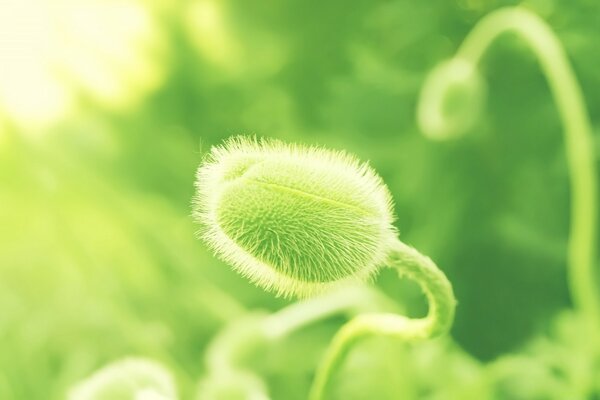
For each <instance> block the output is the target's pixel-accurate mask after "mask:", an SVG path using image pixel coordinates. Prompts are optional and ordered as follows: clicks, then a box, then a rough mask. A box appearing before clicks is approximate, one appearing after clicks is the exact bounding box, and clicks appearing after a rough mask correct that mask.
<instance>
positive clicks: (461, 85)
mask: <svg viewBox="0 0 600 400" xmlns="http://www.w3.org/2000/svg"><path fill="white" fill-rule="evenodd" d="M508 32H512V33H515V34H517V35H518V36H519V37H520V38H521V39H523V40H524V41H525V42H526V43H527V44H528V45H529V46H530V48H531V50H532V51H533V52H534V54H535V55H536V57H537V59H538V60H539V63H540V66H541V68H542V72H543V73H544V75H545V76H546V79H547V80H548V84H549V85H550V89H551V92H552V95H553V97H554V100H555V102H556V105H557V108H558V112H559V115H560V118H561V121H562V124H563V126H564V131H565V146H566V153H567V163H568V168H569V172H570V178H571V179H570V184H571V192H572V199H571V222H570V223H571V226H570V233H569V244H568V261H567V262H568V275H569V289H570V292H571V296H572V298H573V301H574V303H575V306H576V307H577V308H578V309H579V310H581V311H582V312H583V313H584V314H585V315H587V317H588V318H589V320H590V321H592V323H593V324H595V325H596V326H600V293H599V291H598V287H597V284H598V280H597V276H596V274H595V272H594V269H595V266H596V261H597V260H596V250H595V246H596V235H597V210H596V208H597V180H598V177H597V172H596V166H595V159H594V142H593V136H592V130H591V123H590V119H589V116H588V113H587V110H586V105H585V102H584V99H583V95H582V92H581V88H580V86H579V84H578V82H577V79H576V77H575V74H574V72H573V69H572V68H571V65H570V63H569V61H568V58H567V56H566V54H565V51H564V49H563V47H562V45H561V43H560V41H559V40H558V38H557V37H556V35H555V34H554V33H553V32H552V30H551V29H550V28H549V27H548V25H547V24H546V23H545V22H544V21H543V20H542V19H540V18H539V17H538V16H537V15H535V14H533V13H531V12H530V11H528V10H526V9H524V8H521V7H510V8H503V9H499V10H497V11H494V12H492V13H491V14H489V15H487V16H486V17H484V18H483V19H482V20H481V21H480V22H479V23H478V24H477V25H476V26H475V27H474V28H473V30H472V31H471V32H470V34H469V35H468V36H467V37H466V38H465V40H464V42H463V44H462V46H461V47H460V48H459V50H458V52H457V54H456V56H455V57H454V58H453V59H452V60H450V61H448V62H446V63H445V64H442V65H441V66H440V67H438V68H437V69H435V70H434V71H433V72H432V73H431V75H430V76H429V77H428V79H427V81H426V82H425V84H424V86H423V89H422V92H421V97H420V99H419V105H418V109H417V119H418V122H419V125H420V128H421V130H422V132H423V133H424V134H425V135H427V136H428V137H430V138H433V139H445V138H448V137H450V136H457V135H460V134H462V133H464V132H465V131H467V130H469V129H470V128H472V125H473V124H474V122H475V121H476V117H477V115H474V112H473V111H474V110H473V108H475V111H476V112H478V111H480V108H479V107H477V105H479V104H481V103H482V102H483V98H482V97H483V95H484V90H483V88H482V79H481V76H480V75H479V73H478V72H477V68H478V65H479V63H480V62H481V59H482V57H483V55H484V53H485V51H486V50H487V49H488V48H489V47H490V46H491V44H492V43H493V42H494V40H495V39H496V38H498V37H499V36H501V35H502V34H504V33H508ZM453 90H458V91H462V94H463V97H464V96H465V95H466V97H467V99H466V100H463V102H462V104H459V106H462V107H458V108H457V109H455V110H444V106H445V102H446V101H447V100H448V99H447V97H449V96H450V95H451V94H452V91H453ZM452 111H454V112H457V113H458V117H455V116H447V115H446V113H448V114H451V112H452ZM475 114H476V113H475ZM452 118H454V119H452Z"/></svg>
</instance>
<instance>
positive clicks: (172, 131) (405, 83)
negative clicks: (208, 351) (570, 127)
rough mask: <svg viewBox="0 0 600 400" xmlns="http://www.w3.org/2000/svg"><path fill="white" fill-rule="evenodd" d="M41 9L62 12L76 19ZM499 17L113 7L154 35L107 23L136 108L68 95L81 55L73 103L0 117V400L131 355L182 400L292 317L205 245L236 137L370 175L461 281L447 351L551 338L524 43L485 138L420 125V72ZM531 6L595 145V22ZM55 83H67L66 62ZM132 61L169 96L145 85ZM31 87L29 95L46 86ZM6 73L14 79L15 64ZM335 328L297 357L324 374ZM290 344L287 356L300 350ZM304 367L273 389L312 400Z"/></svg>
mask: <svg viewBox="0 0 600 400" xmlns="http://www.w3.org/2000/svg"><path fill="white" fill-rule="evenodd" d="M27 3H28V4H29V3H31V6H32V7H36V6H39V5H42V4H43V5H44V7H49V8H50V9H52V10H53V11H54V12H55V14H56V15H59V16H60V15H66V14H61V13H67V12H69V11H73V10H74V9H76V8H77V6H76V3H75V2H68V1H64V2H61V3H60V5H54V4H51V3H45V2H44V3H42V2H41V0H40V1H37V2H36V1H29V2H27ZM11 4H12V2H11V1H4V2H0V14H2V15H3V16H5V17H6V16H8V18H10V12H11V10H13V9H12V8H11ZM57 4H58V3H57ZM507 4H515V2H505V1H486V2H483V1H478V0H461V1H457V2H445V1H441V0H440V1H432V2H410V1H406V0H396V1H355V2H352V5H351V6H350V5H349V4H348V3H347V2H344V1H341V0H334V1H329V2H325V3H323V2H316V1H304V2H300V1H292V2H285V3H283V2H276V1H273V0H269V1H265V2H261V3H260V4H255V3H252V2H243V1H241V0H229V1H217V0H195V1H184V2H179V3H176V4H166V3H161V2H128V1H124V2H121V3H118V2H112V3H111V7H112V8H109V10H112V11H111V12H113V13H114V14H115V15H121V14H122V13H123V12H124V10H125V9H134V10H136V11H135V12H136V13H139V15H141V16H145V17H143V18H142V19H144V18H147V21H149V22H148V24H150V25H148V26H151V31H148V32H146V31H144V32H146V33H145V34H144V36H143V41H142V42H141V44H140V42H138V41H137V39H136V40H133V39H132V38H131V37H128V36H127V35H132V34H135V32H133V33H132V31H131V30H128V29H125V30H119V29H113V27H114V24H113V19H112V18H111V17H110V15H111V14H110V13H109V14H108V17H107V16H106V15H104V14H103V15H104V16H102V15H99V16H96V15H95V16H94V17H93V18H92V19H91V22H93V26H94V27H96V28H95V29H97V30H98V31H97V32H96V33H98V32H99V33H100V34H101V35H104V34H106V35H108V36H107V38H109V39H110V43H113V44H114V43H118V44H120V45H122V46H124V47H123V48H124V50H122V52H124V53H127V54H129V53H130V54H132V56H131V57H133V61H132V64H131V66H129V67H122V65H123V64H120V63H119V62H116V64H115V65H116V66H115V67H114V68H113V67H111V68H108V69H106V70H103V72H102V74H104V75H103V76H105V77H106V79H107V80H108V82H109V85H112V86H110V87H113V88H114V89H115V92H114V93H123V94H126V95H127V97H128V98H130V97H131V98H135V101H131V102H129V101H128V102H121V101H120V100H118V99H112V100H111V99H110V98H107V97H106V96H103V95H101V94H98V93H105V92H102V90H100V92H98V91H97V90H92V89H90V88H94V87H95V86H94V84H95V83H94V82H95V81H94V82H87V83H86V82H84V83H83V84H82V83H73V82H74V80H73V79H72V78H73V76H70V75H69V71H73V70H74V69H73V68H74V67H73V66H69V63H70V62H75V61H77V60H73V59H69V60H67V61H64V60H63V64H60V65H59V66H63V67H64V66H65V65H66V67H64V68H63V72H62V74H59V77H60V79H59V80H57V81H52V82H50V83H49V84H53V85H54V84H56V82H58V84H59V87H60V88H61V90H63V91H64V92H65V93H68V96H69V98H70V99H72V101H71V102H69V106H68V107H67V106H65V107H67V108H64V107H61V108H60V110H61V112H60V113H54V112H52V113H45V112H43V111H44V110H42V114H36V113H37V112H38V111H40V110H39V109H38V108H35V107H38V106H39V104H41V103H39V102H34V101H33V100H34V99H36V98H38V97H39V96H43V95H44V93H46V89H45V87H44V86H39V85H38V86H34V87H33V88H31V87H29V86H28V90H29V92H27V96H25V97H24V98H25V101H24V102H22V99H21V98H20V99H18V100H19V101H20V102H21V103H19V104H20V105H21V106H22V107H21V106H20V107H21V108H19V112H11V108H10V107H8V106H7V104H10V102H8V101H4V102H0V127H1V129H0V398H2V399H38V398H39V399H42V398H43V399H59V398H63V396H64V392H65V390H66V389H67V388H68V387H69V386H70V385H72V384H73V383H74V382H76V381H77V380H79V379H81V378H82V377H84V376H86V375H88V374H89V373H90V372H91V371H93V370H95V369H97V368H98V367H100V366H101V365H103V364H105V363H107V362H109V361H111V360H113V359H116V358H120V357H123V356H126V355H132V354H133V355H141V356H147V357H153V358H155V359H157V360H160V361H162V362H164V363H165V364H166V365H168V366H169V367H170V368H172V370H173V371H175V373H176V376H177V378H178V380H179V383H180V386H181V388H183V392H184V394H190V393H192V392H193V390H194V385H195V382H196V381H197V379H198V377H199V376H200V375H201V373H202V370H203V365H202V354H203V348H204V347H205V346H206V344H207V342H208V340H209V339H210V338H211V337H212V336H213V335H214V333H215V332H216V331H217V330H218V329H219V328H220V327H221V326H222V325H223V324H224V322H225V321H227V320H229V319H231V318H236V316H238V315H239V313H241V312H243V311H244V310H245V309H252V308H266V309H277V308H280V307H281V306H282V305H283V304H284V302H283V301H282V300H279V299H274V298H272V296H270V295H268V294H265V293H262V292H261V291H260V290H258V289H255V288H253V287H251V286H250V285H249V284H247V283H246V282H245V281H244V280H243V279H241V278H239V277H238V276H237V275H235V274H234V273H233V272H231V271H230V270H229V268H228V267H227V266H225V265H223V264H222V263H220V262H218V261H217V260H215V259H214V258H213V256H212V255H211V254H208V252H207V251H206V250H205V248H204V246H203V245H202V243H201V242H199V241H197V240H195V238H194V229H195V228H194V226H193V225H192V222H191V219H190V217H189V214H190V209H189V207H190V199H191V196H192V193H193V186H192V183H193V179H194V171H195V168H196V166H197V164H198V163H199V161H200V160H201V157H202V153H203V152H204V151H206V150H207V149H208V148H209V146H211V145H212V144H216V143H218V142H219V141H220V140H222V139H223V138H225V137H227V136H229V135H232V134H239V133H249V134H257V135H261V136H272V137H277V138H281V139H283V140H289V141H297V142H303V143H311V144H322V145H325V146H328V147H332V148H339V149H342V148H343V149H347V150H349V151H351V152H354V153H356V154H357V155H358V156H359V157H360V158H361V159H365V160H370V162H371V164H372V165H373V166H374V167H375V168H376V169H377V170H378V171H379V172H380V173H381V174H382V176H383V177H384V179H385V180H386V182H387V183H388V185H389V186H390V189H391V191H392V193H393V195H394V198H395V201H396V212H397V215H398V223H397V225H398V227H399V229H400V231H401V234H402V238H403V239H404V240H405V241H407V242H408V243H410V244H413V245H415V246H416V247H418V248H420V249H422V250H423V252H424V253H425V254H429V255H431V256H432V257H433V258H434V259H435V260H436V261H437V263H438V264H439V265H440V266H441V268H442V269H443V270H444V271H445V272H446V273H447V274H448V275H449V277H450V279H451V281H452V282H453V283H454V286H455V291H456V294H457V297H458V299H459V309H458V314H457V320H456V325H455V327H454V330H453V336H454V338H455V339H456V341H457V342H458V344H459V345H460V346H461V347H463V348H464V349H465V350H466V351H467V352H468V353H469V354H470V355H471V356H472V357H474V358H478V359H481V360H490V359H494V358H496V357H498V356H500V355H502V354H505V353H508V352H512V351H516V350H517V349H518V348H520V347H521V346H522V345H523V344H524V343H526V342H528V341H530V340H531V339H533V338H534V337H536V336H538V335H539V334H540V332H542V331H544V329H545V328H546V327H548V326H549V324H550V321H551V319H552V318H553V317H554V316H555V315H556V313H557V312H558V311H559V310H560V309H562V308H564V307H568V306H569V300H568V296H567V290H566V283H565V268H564V263H565V260H564V243H565V240H566V235H567V222H568V220H567V218H568V214H567V210H568V209H567V206H568V202H569V193H568V187H567V173H566V168H565V161H564V155H563V152H564V151H563V149H562V137H561V132H560V130H561V127H560V124H559V120H558V118H557V115H556V110H555V108H554V105H553V104H552V100H551V97H550V96H549V93H548V88H547V85H546V82H545V81H544V79H543V77H542V76H541V74H540V71H539V69H538V66H537V65H536V63H535V61H534V59H533V57H532V56H531V55H530V54H529V53H528V51H527V50H526V49H525V48H524V47H523V46H522V45H521V44H520V43H518V42H517V41H515V40H511V39H510V38H506V39H503V40H501V41H500V42H499V43H498V44H497V45H496V46H495V47H494V49H493V51H491V52H490V55H489V56H488V58H487V61H486V62H485V68H484V74H485V77H486V78H487V80H488V81H489V85H490V94H491V95H490V102H489V104H488V106H487V109H486V113H485V117H484V119H483V120H482V121H481V122H480V124H479V126H478V129H477V132H475V134H473V135H468V136H467V137H465V138H464V139H462V140H460V141H458V142H455V143H448V144H436V143H431V142H428V141H427V140H426V139H424V138H423V137H421V135H420V134H419V132H418V130H417V128H416V126H415V122H414V108H415V102H416V98H417V93H418V90H419V87H420V85H421V83H422V81H423V79H424V77H425V75H426V74H427V72H428V71H429V70H430V69H431V68H432V67H433V66H434V65H436V63H437V62H439V61H441V60H442V59H444V58H446V57H448V56H450V55H451V54H452V53H453V51H454V50H455V49H456V47H457V45H458V44H459V43H460V41H461V39H462V38H463V37H464V35H465V34H466V32H468V30H469V29H470V28H471V27H472V25H473V23H474V22H475V21H476V20H477V19H478V18H480V17H481V16H483V15H484V14H485V13H486V12H488V11H490V10H493V9H495V8H497V7H499V6H501V5H507ZM526 4H527V5H528V6H529V7H530V8H532V9H533V10H535V11H537V12H538V13H540V14H541V15H542V16H543V17H544V18H545V19H546V20H547V21H548V22H549V23H550V25H551V26H552V27H553V28H554V29H555V30H556V32H557V34H558V36H559V37H560V38H561V40H562V41H563V43H564V45H565V47H566V49H567V52H568V54H569V56H570V58H571V60H572V61H573V64H574V67H575V70H576V72H577V74H578V77H579V78H580V81H581V82H582V86H583V90H584V93H585V96H586V100H587V101H588V107H589V110H590V112H591V117H592V121H593V123H594V126H595V127H596V131H598V128H597V126H598V120H599V118H600V113H599V111H598V110H600V91H599V90H598V88H599V87H600V71H599V70H598V69H597V65H598V63H599V62H600V55H599V54H598V52H597V51H595V49H596V48H595V46H596V45H597V43H598V41H599V40H600V28H599V27H600V24H599V23H598V22H599V21H598V15H600V5H599V4H598V3H597V2H594V1H586V0H578V1H566V0H560V1H558V0H556V1H552V0H536V1H530V2H527V3H526ZM70 7H71V8H70ZM73 7H74V8H73ZM55 14H40V15H38V16H36V18H38V19H39V18H42V19H44V18H53V17H52V15H55ZM136 15H137V14H136ZM144 20H146V19H144ZM33 21H37V20H33ZM124 21H125V23H127V20H126V19H125V20H124ZM80 22H81V21H80ZM50 25H51V26H54V25H52V24H50ZM125 26H126V25H125ZM13 29H16V28H13ZM24 29H25V30H24V31H23V32H20V34H21V35H25V36H24V37H26V38H28V41H23V42H19V41H15V42H11V43H9V44H10V45H11V46H12V47H7V40H8V39H6V40H4V42H2V43H3V45H2V47H0V54H2V55H3V56H4V57H11V54H14V49H17V51H23V52H28V51H29V50H30V49H28V48H27V46H29V45H30V44H31V43H37V42H35V41H36V40H42V39H43V38H39V37H37V36H34V33H35V30H33V31H32V30H27V29H30V28H27V27H26V28H24ZM149 29H150V28H149ZM59 31H60V30H59ZM32 32H34V33H32ZM60 32H61V34H63V35H68V37H67V39H69V40H70V39H73V38H74V37H77V38H78V39H81V40H84V43H83V46H84V48H86V50H89V52H87V51H86V52H83V51H81V52H78V53H76V56H77V57H79V58H81V60H80V61H81V62H82V63H91V65H95V64H94V63H97V62H98V61H97V60H103V58H102V57H104V56H103V55H102V54H103V53H102V52H101V51H100V52H97V53H94V51H93V50H92V49H93V48H94V47H93V46H89V49H88V48H87V47H86V43H85V40H86V36H85V35H82V36H81V37H78V32H77V31H76V30H75V31H68V30H67V31H66V33H65V31H64V30H63V31H60ZM69 35H70V36H69ZM59 37H60V36H59ZM67 39H65V40H67ZM32 41H33V42H32ZM62 43H63V42H61V41H60V40H59V41H57V42H55V43H54V44H55V45H56V46H57V48H58V49H60V46H61V44H62ZM45 44H46V42H45V41H43V40H42V42H41V44H39V43H38V44H36V45H40V46H42V47H43V46H44V45H45ZM8 48H10V49H12V50H11V51H13V53H7V52H6V51H5V50H4V49H8ZM43 48H44V49H45V50H44V52H45V51H48V52H49V53H48V54H46V53H44V54H45V55H46V56H48V57H49V58H47V59H49V60H51V61H52V60H54V58H53V53H52V51H53V50H52V48H46V47H43ZM109 48H110V47H109ZM148 49H162V50H160V51H158V52H157V51H155V50H152V51H148ZM54 50H55V51H58V50H56V49H54ZM3 51H4V53H3ZM118 57H119V56H117V58H116V60H119V58H118ZM128 57H129V56H128ZM0 58H1V57H0ZM25 59H26V60H28V61H30V62H34V61H36V58H34V59H29V58H25ZM47 59H44V60H47ZM65 63H66V64H65ZM41 65H43V66H47V68H49V71H51V72H52V73H54V72H55V69H54V68H55V67H56V64H52V63H51V62H50V64H41ZM138 65H143V66H145V67H144V68H150V69H152V70H153V71H157V72H156V76H157V77H159V78H156V79H154V78H153V79H150V80H149V82H150V83H151V84H148V85H141V86H140V85H136V84H135V82H136V81H135V79H133V80H132V78H135V77H136V76H137V74H138V73H139V72H140V70H139V69H138V67H136V66H138ZM119 66H121V69H119V68H120V67H119ZM123 68H124V69H123ZM131 68H133V69H131ZM140 68H141V67H140ZM65 71H66V72H65ZM13 72H14V71H11V73H13ZM28 72H29V69H24V70H23V71H22V76H20V79H21V81H22V82H28V83H31V82H33V83H35V81H31V79H32V78H31V77H29V76H28V75H27V74H28ZM65 74H66V75H65ZM0 75H2V76H4V77H5V78H6V77H8V76H9V74H8V73H7V70H6V69H4V70H3V66H2V65H0ZM53 79H54V78H53ZM56 79H58V78H56ZM21 81H19V82H21ZM84 81H85V79H84ZM96 83H97V82H96ZM100 89H102V88H100ZM3 90H4V91H3ZM2 91H3V92H2ZM0 92H2V95H3V96H0V98H2V99H8V98H9V97H7V96H9V94H10V93H12V92H9V91H7V90H5V89H3V87H2V86H1V85H0ZM21 94H22V93H21ZM28 99H31V100H32V101H31V103H30V102H29V101H28ZM125 103H126V104H125ZM23 104H24V105H23ZM28 104H32V107H34V106H35V107H34V108H31V109H28V108H27V106H28ZM51 105H52V107H54V106H55V105H56V104H51ZM52 110H54V108H52V109H50V111H52ZM63 111H64V112H63ZM37 115H43V116H48V115H50V116H51V118H42V119H37V117H36V116H37ZM34 122H35V123H34ZM379 285H380V286H381V287H382V289H383V290H385V291H386V292H387V293H388V294H390V296H392V297H394V298H396V299H397V300H398V301H399V302H403V303H407V306H408V307H409V309H412V310H414V311H415V312H418V311H419V310H421V309H422V307H423V304H422V300H421V299H420V296H419V294H418V292H417V291H416V290H415V289H414V288H412V287H410V286H408V287H407V285H406V283H404V282H400V283H399V282H397V281H396V279H395V277H394V276H393V275H387V274H382V276H381V277H380V279H379ZM339 323H340V321H337V320H335V321H330V322H329V323H324V324H323V328H322V329H321V330H319V331H318V332H319V333H318V334H314V333H313V336H307V337H308V338H310V339H306V340H304V341H300V342H299V343H300V344H298V346H302V347H301V348H300V349H301V350H302V349H305V350H306V352H303V353H307V354H308V353H310V354H314V356H311V358H310V359H311V360H312V361H314V362H316V358H317V354H318V350H319V349H322V348H323V347H324V346H325V344H326V342H327V340H328V338H329V337H330V336H331V334H332V332H333V330H334V329H335V327H336V326H338V325H339ZM306 334H307V335H309V334H310V332H309V333H306ZM565 340H567V341H568V340H570V339H565ZM572 340H575V339H572ZM294 345H296V344H290V345H289V346H294ZM289 346H283V348H280V349H278V350H274V351H276V352H281V353H283V354H287V352H289V351H290V349H289ZM375 346H376V345H375ZM403 351H404V350H402V349H401V348H400V349H398V352H403ZM379 352H380V353H381V350H379ZM301 354H302V353H301ZM307 357H308V356H307ZM357 357H360V354H358V355H357ZM399 357H400V356H399ZM464 357H467V356H466V355H465V356H464ZM284 358H285V357H284ZM297 358H298V357H296V358H291V359H289V360H288V361H286V362H287V363H288V364H289V368H290V369H291V370H292V371H291V372H290V373H289V374H286V375H283V374H280V375H279V376H270V378H269V379H270V383H271V384H272V386H273V387H274V393H277V394H278V395H279V396H278V397H276V398H288V399H292V397H291V396H292V395H291V394H290V395H286V391H288V390H289V391H290V393H292V392H294V393H296V395H297V393H301V391H302V390H306V388H307V385H308V382H309V377H310V374H311V368H307V367H306V366H305V367H304V369H302V368H301V367H302V365H303V362H304V363H305V362H306V361H303V360H297ZM399 359H402V357H400V358H399ZM384 361H385V360H384ZM361 362H365V363H366V362H367V361H361ZM465 362H467V361H465ZM471 362H473V363H475V361H473V360H470V361H468V363H471ZM312 365H314V363H313V364H312ZM361 365H362V364H361ZM295 367H297V368H299V369H297V370H296V372H293V370H294V368H295ZM277 368H279V367H277V366H272V367H271V369H270V370H269V369H268V370H267V371H266V372H265V373H266V374H267V375H269V374H273V371H274V370H277ZM348 368H351V364H350V365H349V366H348ZM389 368H390V370H389V372H390V373H391V374H392V376H395V375H394V374H397V373H398V371H397V370H394V369H393V366H389ZM269 371H271V372H269ZM297 371H303V372H302V373H300V375H299V376H296V377H294V373H296V374H298V373H299V372H297ZM286 372H287V370H286ZM275 375H277V374H275ZM372 385H373V383H369V385H367V386H372ZM341 387H342V389H340V390H344V389H343V386H341ZM349 390H351V389H349ZM382 390H385V388H382ZM390 390H392V389H390ZM406 390H409V389H408V386H407V389H406ZM286 396H288V397H286ZM382 396H383V395H382ZM294 398H295V397H294ZM298 398H301V397H298ZM382 398H383V397H382Z"/></svg>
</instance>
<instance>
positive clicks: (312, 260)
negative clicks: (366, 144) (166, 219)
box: [194, 137, 396, 296]
mask: <svg viewBox="0 0 600 400" xmlns="http://www.w3.org/2000/svg"><path fill="white" fill-rule="evenodd" d="M196 189H197V193H196V197H195V200H194V216H195V219H196V220H197V221H198V222H199V223H200V225H201V231H200V234H201V236H202V238H203V239H204V240H205V241H206V242H207V243H208V245H209V246H210V247H211V248H212V249H213V250H214V251H215V252H216V253H217V255H218V256H220V257H221V258H222V259H223V260H225V261H226V262H228V263H230V264H232V265H233V267H234V268H235V269H236V270H237V271H239V272H240V273H241V274H243V275H245V276H246V277H248V278H249V279H250V280H251V281H252V282H254V283H255V284H257V285H259V286H261V287H263V288H264V289H266V290H273V291H275V292H277V293H278V294H280V295H299V296H303V295H308V294H311V293H313V292H315V291H318V290H322V289H323V288H325V287H328V286H330V285H333V284H338V283H339V282H342V281H347V280H357V279H365V278H367V277H369V276H370V275H371V274H372V273H373V272H374V271H375V270H376V268H377V267H378V266H380V265H381V264H382V263H383V262H385V261H386V258H387V256H388V252H389V250H390V248H391V246H392V244H393V243H395V240H396V239H395V237H396V232H395V230H394V228H393V226H392V222H393V216H392V200H391V196H390V194H389V192H388V190H387V188H386V186H385V185H384V183H383V181H382V180H381V178H380V177H379V176H378V175H377V174H376V173H375V172H374V171H373V169H372V168H370V167H369V166H368V165H367V164H365V163H361V162H359V161H358V160H357V159H356V158H354V157H353V156H351V155H349V154H346V153H344V152H336V151H330V150H326V149H322V148H318V147H304V146H299V145H288V144H284V143H282V142H279V141H275V140H261V141H257V140H256V139H251V138H247V137H234V138H231V139H229V140H228V141H227V142H226V143H225V144H224V145H223V146H217V147H214V148H213V149H212V150H211V152H210V154H209V155H208V156H207V157H206V159H205V160H204V162H203V163H202V165H201V166H200V168H199V169H198V173H197V181H196Z"/></svg>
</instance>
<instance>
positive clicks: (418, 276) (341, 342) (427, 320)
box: [309, 240, 456, 400]
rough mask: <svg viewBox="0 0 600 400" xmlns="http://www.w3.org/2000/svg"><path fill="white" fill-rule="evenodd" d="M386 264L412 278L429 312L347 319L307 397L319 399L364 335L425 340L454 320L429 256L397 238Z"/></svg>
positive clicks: (446, 285) (450, 299) (448, 290)
mask: <svg viewBox="0 0 600 400" xmlns="http://www.w3.org/2000/svg"><path fill="white" fill-rule="evenodd" d="M389 265H390V266H391V267H394V268H396V269H397V270H398V273H399V275H400V276H401V277H402V276H406V277H408V278H410V279H413V280H415V281H416V282H417V283H418V284H419V285H420V286H421V289H422V290H423V292H424V293H425V295H426V297H427V300H428V303H429V311H428V313H427V316H425V317H423V318H409V317H405V316H402V315H397V314H391V313H377V314H363V315H359V316H357V317H355V318H353V319H352V320H350V321H349V322H347V323H346V324H345V325H344V326H343V327H342V328H341V329H340V330H339V331H338V333H337V334H336V335H335V337H334V338H333V341H332V342H331V344H330V346H329V348H328V350H327V352H326V354H325V357H324V360H323V362H322V363H321V365H320V367H319V368H318V370H317V373H316V376H315V380H314V382H313V386H312V388H311V391H310V395H309V399H310V400H322V399H323V398H324V395H325V393H326V390H327V386H328V383H329V381H330V378H331V376H332V375H333V373H334V372H335V371H336V370H337V368H338V367H339V366H340V365H341V363H342V362H343V361H344V359H345V357H346V355H347V354H348V352H349V351H350V349H351V348H352V346H353V345H354V344H355V343H357V342H358V341H359V340H360V339H362V338H364V337H366V336H368V335H387V336H392V337H396V338H398V339H400V340H403V341H407V342H408V341H416V340H423V339H428V338H432V337H436V336H440V335H443V334H445V333H447V332H448V331H449V329H450V327H451V326H452V322H453V321H454V313H455V308H456V299H455V297H454V293H453V290H452V285H451V284H450V282H449V281H448V279H447V278H446V276H445V275H444V273H443V272H442V271H441V270H440V269H439V268H438V267H437V266H436V265H435V263H434V262H433V261H432V260H431V259H430V258H429V257H426V256H424V255H422V254H421V253H419V252H418V251H417V250H415V249H413V248H412V247H410V246H407V245H405V244H404V243H402V242H400V241H399V240H398V241H397V242H396V244H395V246H394V248H393V252H392V254H391V256H390V260H389Z"/></svg>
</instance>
